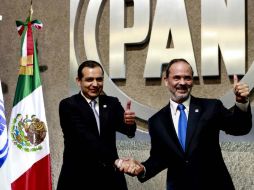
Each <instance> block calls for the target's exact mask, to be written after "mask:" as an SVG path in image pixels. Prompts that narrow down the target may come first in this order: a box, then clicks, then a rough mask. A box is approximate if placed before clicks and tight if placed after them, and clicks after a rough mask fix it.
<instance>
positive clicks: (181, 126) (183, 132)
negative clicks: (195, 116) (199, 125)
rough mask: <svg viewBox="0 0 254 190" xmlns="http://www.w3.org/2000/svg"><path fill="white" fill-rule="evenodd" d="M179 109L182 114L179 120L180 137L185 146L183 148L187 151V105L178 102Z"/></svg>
mask: <svg viewBox="0 0 254 190" xmlns="http://www.w3.org/2000/svg"><path fill="white" fill-rule="evenodd" d="M177 109H178V110H179V111H180V116H179V121H178V138H179V141H180V144H181V145H182V147H183V150H184V151H185V139H186V130H187V117H186V114H185V112H184V109H185V107H184V105H183V104H178V106H177Z"/></svg>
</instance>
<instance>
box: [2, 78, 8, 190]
mask: <svg viewBox="0 0 254 190" xmlns="http://www.w3.org/2000/svg"><path fill="white" fill-rule="evenodd" d="M8 155H9V140H8V130H7V125H6V117H5V108H4V99H3V93H2V85H1V80H0V184H1V185H0V189H1V190H2V189H3V190H10V186H9V183H10V182H9V180H10V176H9V174H10V173H9V168H8V165H7V158H8ZM3 182H4V183H3Z"/></svg>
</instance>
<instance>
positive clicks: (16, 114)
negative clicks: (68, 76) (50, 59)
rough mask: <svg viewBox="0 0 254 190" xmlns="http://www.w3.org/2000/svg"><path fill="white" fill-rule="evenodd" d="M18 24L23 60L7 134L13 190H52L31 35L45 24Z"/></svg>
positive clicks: (36, 60)
mask: <svg viewBox="0 0 254 190" xmlns="http://www.w3.org/2000/svg"><path fill="white" fill-rule="evenodd" d="M16 24H17V29H18V33H19V34H20V35H21V59H20V69H19V77H18V82H17V87H16V93H15V97H14V102H13V108H12V112H11V117H10V123H9V131H8V136H9V155H8V159H7V160H8V166H9V169H10V183H11V189H12V190H51V189H52V182H51V166H50V149H49V135H48V126H47V122H46V116H45V108H44V101H43V93H42V84H41V79H40V72H39V65H38V57H37V52H36V43H34V40H33V34H32V32H33V29H35V28H37V29H40V28H42V23H41V22H40V21H39V20H33V21H31V17H29V18H28V19H27V20H26V21H25V22H22V21H16ZM0 186H1V185H0ZM0 189H1V190H3V189H2V187H0Z"/></svg>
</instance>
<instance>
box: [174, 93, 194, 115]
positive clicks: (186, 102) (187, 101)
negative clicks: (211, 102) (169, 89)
mask: <svg viewBox="0 0 254 190" xmlns="http://www.w3.org/2000/svg"><path fill="white" fill-rule="evenodd" d="M190 99H191V97H190V96H189V97H188V99H187V100H185V101H184V102H183V103H182V104H183V105H184V106H185V109H186V111H187V112H189V109H190ZM169 102H170V108H171V110H173V114H176V112H177V106H178V103H176V102H174V101H173V100H172V99H171V98H170V100H169Z"/></svg>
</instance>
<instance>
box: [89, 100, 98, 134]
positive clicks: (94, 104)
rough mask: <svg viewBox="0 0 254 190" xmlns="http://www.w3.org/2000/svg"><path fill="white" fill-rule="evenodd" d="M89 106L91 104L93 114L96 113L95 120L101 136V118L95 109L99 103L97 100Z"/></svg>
mask: <svg viewBox="0 0 254 190" xmlns="http://www.w3.org/2000/svg"><path fill="white" fill-rule="evenodd" d="M89 104H90V106H91V108H92V110H93V113H94V116H95V119H96V123H97V127H98V131H99V134H100V117H99V113H98V112H97V110H96V109H95V106H96V104H97V101H96V100H92V101H91V102H90V103H89Z"/></svg>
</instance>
